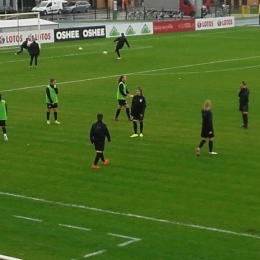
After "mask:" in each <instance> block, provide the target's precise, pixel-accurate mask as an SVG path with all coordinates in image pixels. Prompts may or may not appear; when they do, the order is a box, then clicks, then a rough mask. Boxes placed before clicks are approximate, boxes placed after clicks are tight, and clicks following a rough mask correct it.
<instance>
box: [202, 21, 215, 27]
mask: <svg viewBox="0 0 260 260" xmlns="http://www.w3.org/2000/svg"><path fill="white" fill-rule="evenodd" d="M212 26H214V23H213V21H212V20H210V21H203V22H201V27H212Z"/></svg>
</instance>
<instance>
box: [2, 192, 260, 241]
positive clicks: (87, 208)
mask: <svg viewBox="0 0 260 260" xmlns="http://www.w3.org/2000/svg"><path fill="white" fill-rule="evenodd" d="M0 195H3V196H10V197H16V198H21V199H27V200H33V201H38V202H43V203H49V204H56V205H60V206H65V207H72V208H80V209H86V210H92V211H99V212H102V213H107V214H113V215H120V216H126V217H132V218H139V219H143V220H151V221H156V222H162V223H168V224H173V225H177V226H184V227H192V228H197V229H204V230H208V231H214V232H220V233H226V234H230V235H237V236H244V237H251V238H256V239H260V236H256V235H250V234H245V233H238V232H234V231H230V230H223V229H218V228H212V227H204V226H200V225H193V224H186V223H181V222H175V221H170V220H166V219H156V218H152V217H146V216H141V215H136V214H130V213H122V212H116V211H111V210H104V209H98V208H93V207H88V206H84V205H76V204H69V203H65V202H59V201H51V200H45V199H40V198H34V197H27V196H24V195H19V194H12V193H8V192H0Z"/></svg>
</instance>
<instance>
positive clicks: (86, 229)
mask: <svg viewBox="0 0 260 260" xmlns="http://www.w3.org/2000/svg"><path fill="white" fill-rule="evenodd" d="M59 226H62V227H67V228H74V229H79V230H84V231H90V230H91V229H90V228H84V227H77V226H71V225H66V224H59Z"/></svg>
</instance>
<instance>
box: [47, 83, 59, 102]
mask: <svg viewBox="0 0 260 260" xmlns="http://www.w3.org/2000/svg"><path fill="white" fill-rule="evenodd" d="M50 87H51V88H53V89H54V91H55V93H56V94H58V93H59V90H58V88H57V87H56V88H54V86H53V85H51V84H50ZM46 95H47V97H48V98H49V100H50V101H51V103H53V100H52V98H51V93H50V90H49V88H46Z"/></svg>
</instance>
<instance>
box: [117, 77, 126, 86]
mask: <svg viewBox="0 0 260 260" xmlns="http://www.w3.org/2000/svg"><path fill="white" fill-rule="evenodd" d="M124 76H125V75H122V76H120V77H119V79H118V84H119V83H120V82H122V79H123V77H124Z"/></svg>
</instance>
